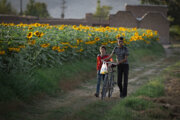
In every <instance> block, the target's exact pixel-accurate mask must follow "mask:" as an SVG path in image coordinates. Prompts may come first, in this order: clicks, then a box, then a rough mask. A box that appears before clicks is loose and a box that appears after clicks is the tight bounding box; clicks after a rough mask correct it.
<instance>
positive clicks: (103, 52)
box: [94, 46, 110, 97]
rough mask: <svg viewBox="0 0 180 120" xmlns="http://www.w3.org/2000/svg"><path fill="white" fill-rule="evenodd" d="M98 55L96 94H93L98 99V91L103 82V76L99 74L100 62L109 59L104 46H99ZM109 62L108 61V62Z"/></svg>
mask: <svg viewBox="0 0 180 120" xmlns="http://www.w3.org/2000/svg"><path fill="white" fill-rule="evenodd" d="M99 51H100V54H98V55H97V88H96V93H95V94H94V95H95V96H96V97H99V91H100V84H101V80H102V79H103V80H104V76H105V75H103V74H100V70H101V67H102V64H103V63H102V60H103V59H105V58H107V57H109V55H107V54H106V47H105V46H101V47H100V49H99ZM108 61H110V60H108Z"/></svg>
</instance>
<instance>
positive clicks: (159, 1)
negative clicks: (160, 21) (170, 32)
mask: <svg viewBox="0 0 180 120" xmlns="http://www.w3.org/2000/svg"><path fill="white" fill-rule="evenodd" d="M141 3H142V4H156V5H167V6H168V17H169V18H170V22H171V25H179V26H180V12H179V11H180V0H141Z"/></svg>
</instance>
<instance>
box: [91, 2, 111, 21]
mask: <svg viewBox="0 0 180 120" xmlns="http://www.w3.org/2000/svg"><path fill="white" fill-rule="evenodd" d="M110 10H112V7H111V6H106V5H104V6H102V7H101V2H100V0H98V1H97V7H96V12H95V13H94V16H95V17H96V18H98V19H99V20H100V21H101V20H106V19H108V18H109V13H110Z"/></svg>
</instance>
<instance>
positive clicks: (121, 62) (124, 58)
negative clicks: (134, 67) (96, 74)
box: [104, 37, 129, 98]
mask: <svg viewBox="0 0 180 120" xmlns="http://www.w3.org/2000/svg"><path fill="white" fill-rule="evenodd" d="M123 42H124V38H123V37H119V38H117V44H118V46H116V47H115V48H114V49H113V51H112V53H111V54H110V56H109V57H108V58H105V59H104V60H109V59H110V58H112V56H113V55H114V54H115V55H116V61H117V63H118V67H117V69H118V80H117V83H118V86H119V90H120V97H121V98H124V97H126V96H127V87H128V72H129V64H128V56H129V52H128V48H127V47H125V46H124V45H123ZM123 76H124V84H123V85H122V77H123Z"/></svg>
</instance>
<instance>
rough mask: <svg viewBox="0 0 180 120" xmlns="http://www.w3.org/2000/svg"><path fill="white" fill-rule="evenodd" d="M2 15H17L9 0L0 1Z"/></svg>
mask: <svg viewBox="0 0 180 120" xmlns="http://www.w3.org/2000/svg"><path fill="white" fill-rule="evenodd" d="M0 14H16V10H15V9H14V8H12V6H11V4H10V3H9V2H8V1H7V0H0Z"/></svg>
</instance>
